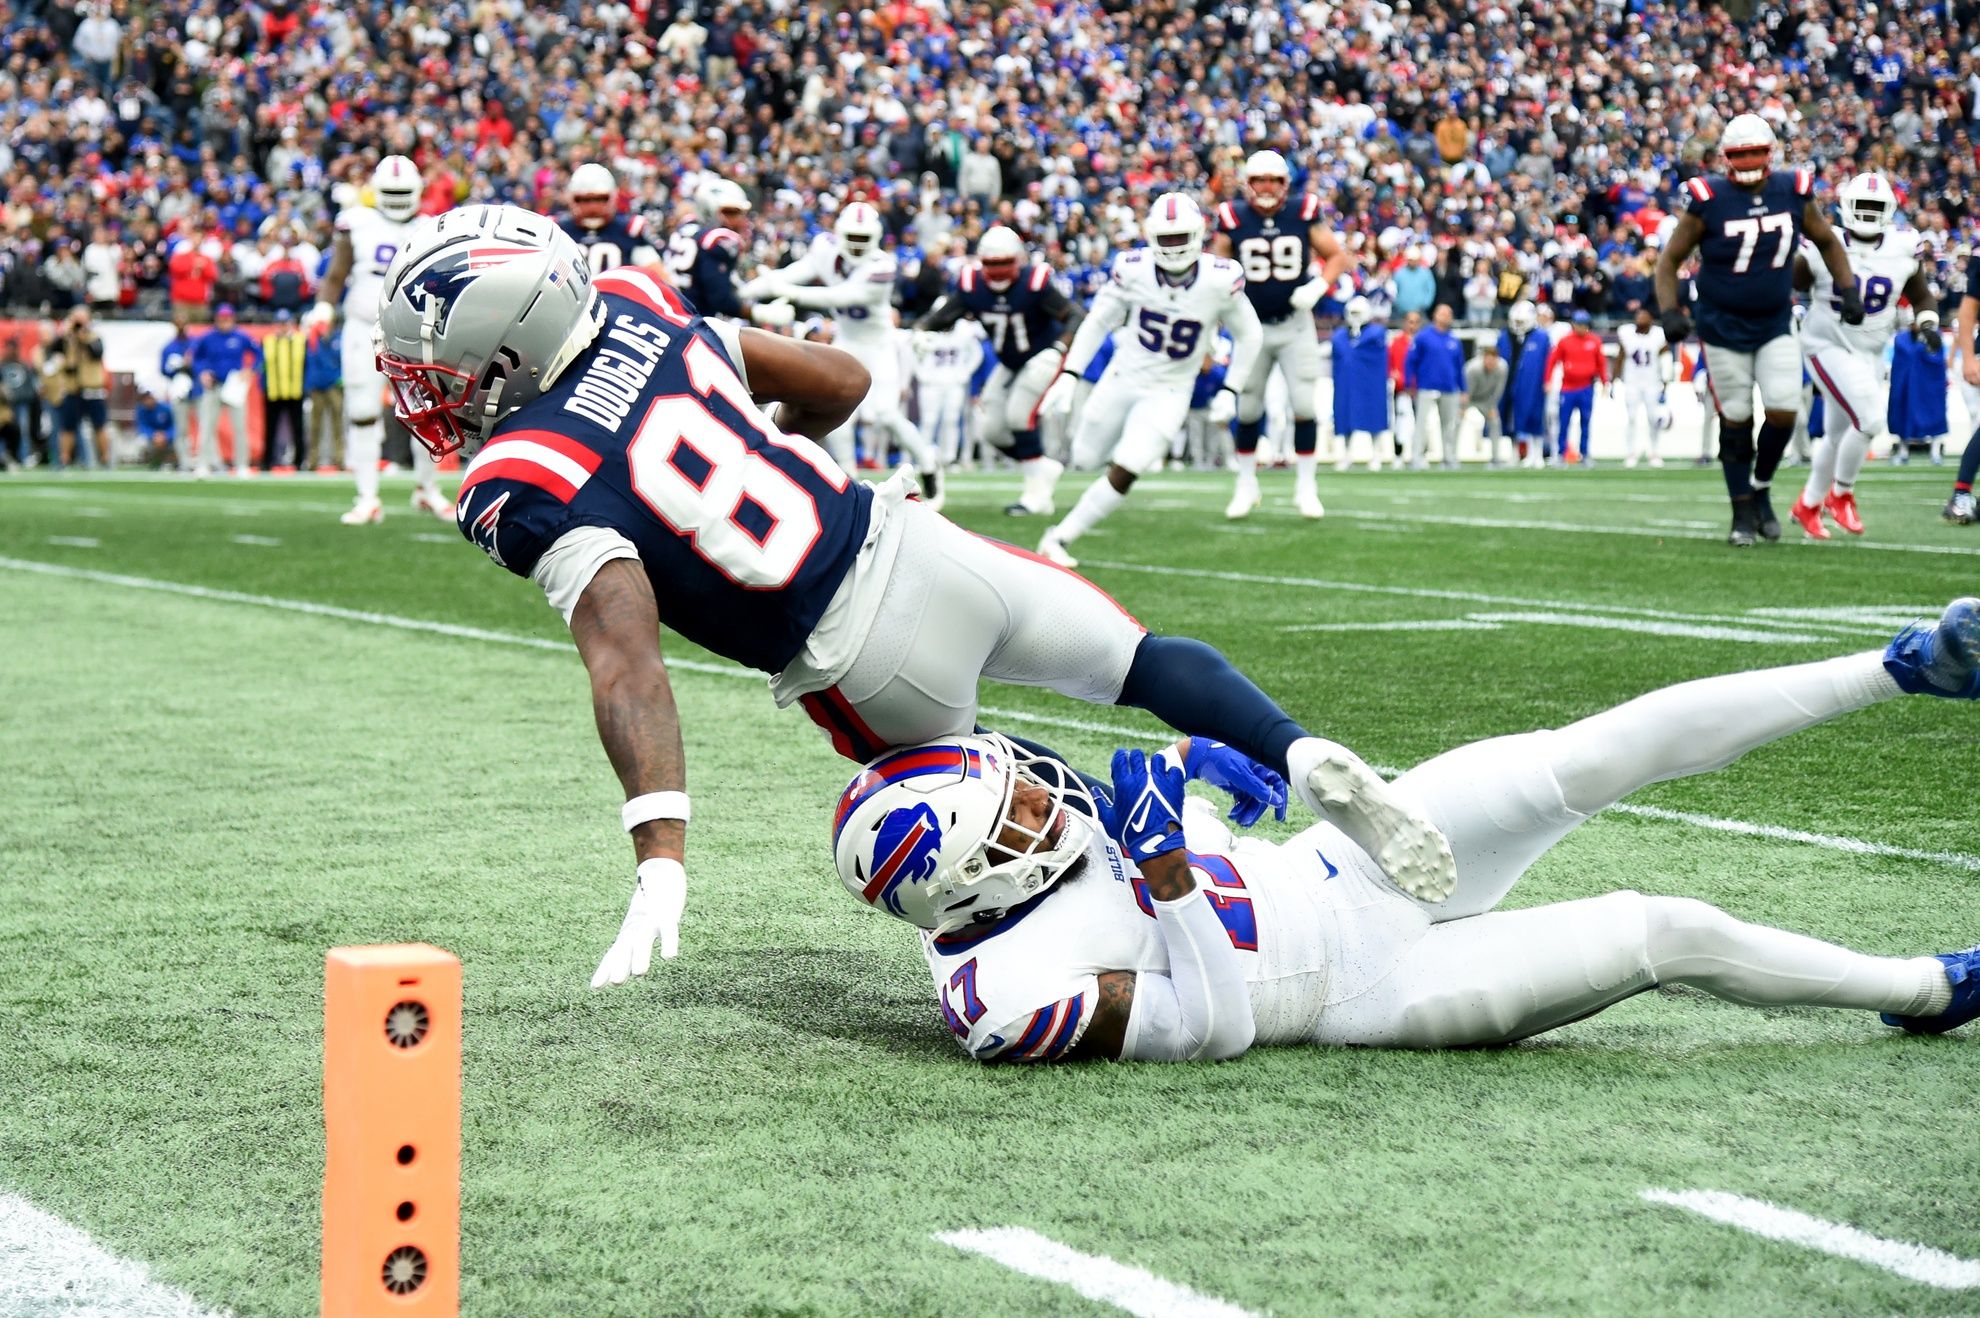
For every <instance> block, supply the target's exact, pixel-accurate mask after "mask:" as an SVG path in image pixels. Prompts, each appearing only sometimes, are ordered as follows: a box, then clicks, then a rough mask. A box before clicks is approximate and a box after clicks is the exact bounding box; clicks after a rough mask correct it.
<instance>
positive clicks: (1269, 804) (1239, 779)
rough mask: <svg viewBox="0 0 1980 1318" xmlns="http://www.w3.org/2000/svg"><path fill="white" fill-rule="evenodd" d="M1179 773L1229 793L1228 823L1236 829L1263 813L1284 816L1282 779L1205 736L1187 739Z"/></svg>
mask: <svg viewBox="0 0 1980 1318" xmlns="http://www.w3.org/2000/svg"><path fill="white" fill-rule="evenodd" d="M1183 770H1184V771H1185V772H1186V773H1188V774H1189V776H1190V777H1191V778H1194V779H1195V780H1196V781H1198V782H1200V783H1209V784H1210V785H1211V786H1212V787H1216V788H1221V789H1222V790H1224V791H1226V792H1229V793H1230V794H1231V811H1230V820H1231V822H1232V823H1233V824H1236V825H1237V826H1238V827H1239V828H1250V827H1251V826H1252V825H1253V824H1255V823H1257V822H1258V821H1259V820H1261V819H1263V818H1264V817H1265V812H1266V811H1267V810H1270V811H1271V812H1272V816H1273V818H1275V819H1284V818H1285V817H1286V796H1287V793H1286V780H1285V779H1283V778H1281V777H1280V776H1279V775H1278V773H1277V771H1276V770H1273V769H1270V768H1268V767H1266V766H1265V765H1262V764H1260V763H1258V761H1256V760H1254V759H1252V758H1251V757H1250V756H1249V755H1246V754H1245V753H1244V752H1243V751H1240V750H1234V749H1232V748H1231V747H1229V746H1226V745H1225V744H1224V743H1223V742H1221V741H1212V740H1210V738H1208V737H1191V738H1190V739H1189V753H1188V754H1187V755H1185V756H1183Z"/></svg>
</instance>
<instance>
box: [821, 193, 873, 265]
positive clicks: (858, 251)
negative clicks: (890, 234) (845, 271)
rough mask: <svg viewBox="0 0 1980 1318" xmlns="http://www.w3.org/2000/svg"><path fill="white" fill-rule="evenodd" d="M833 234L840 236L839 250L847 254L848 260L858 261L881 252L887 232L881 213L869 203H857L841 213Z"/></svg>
mask: <svg viewBox="0 0 1980 1318" xmlns="http://www.w3.org/2000/svg"><path fill="white" fill-rule="evenodd" d="M832 232H833V233H835V234H837V235H838V238H839V250H840V251H842V252H844V253H845V254H846V259H847V260H848V261H857V260H860V259H861V258H862V257H866V256H871V255H872V254H873V253H874V252H877V251H879V250H880V238H881V235H882V234H883V233H884V232H885V230H884V229H883V228H882V227H881V224H880V212H879V211H877V210H875V209H873V207H872V206H871V205H870V204H868V203H867V202H863V201H856V202H854V203H852V205H850V206H848V207H846V208H845V209H844V210H842V211H840V212H839V218H838V220H837V221H836V222H834V223H833V225H832Z"/></svg>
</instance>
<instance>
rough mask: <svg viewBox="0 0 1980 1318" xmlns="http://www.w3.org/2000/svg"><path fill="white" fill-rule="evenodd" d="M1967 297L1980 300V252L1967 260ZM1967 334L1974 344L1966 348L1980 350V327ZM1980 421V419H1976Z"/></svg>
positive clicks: (1971, 328)
mask: <svg viewBox="0 0 1980 1318" xmlns="http://www.w3.org/2000/svg"><path fill="white" fill-rule="evenodd" d="M1964 296H1966V297H1970V298H1975V299H1980V252H1975V253H1974V254H1973V255H1972V256H1969V257H1967V258H1966V292H1965V294H1964ZM1967 333H1969V334H1971V335H1973V342H1971V343H1968V344H1967V345H1966V346H1967V348H1968V349H1969V350H1980V326H1972V325H1969V326H1968V327H1967ZM1975 419H1976V420H1980V418H1975Z"/></svg>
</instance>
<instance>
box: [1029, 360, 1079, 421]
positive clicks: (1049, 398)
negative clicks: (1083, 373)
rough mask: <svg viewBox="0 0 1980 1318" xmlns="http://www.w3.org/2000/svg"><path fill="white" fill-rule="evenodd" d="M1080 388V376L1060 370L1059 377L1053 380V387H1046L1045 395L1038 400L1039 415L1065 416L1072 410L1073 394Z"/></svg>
mask: <svg viewBox="0 0 1980 1318" xmlns="http://www.w3.org/2000/svg"><path fill="white" fill-rule="evenodd" d="M1078 389H1079V379H1078V377H1076V376H1074V375H1072V374H1070V373H1068V372H1066V371H1060V372H1059V375H1058V378H1057V379H1055V380H1053V381H1052V384H1051V387H1050V388H1048V389H1046V391H1045V393H1044V396H1043V397H1041V398H1040V399H1039V400H1038V415H1040V416H1065V415H1066V414H1067V413H1069V412H1071V411H1072V405H1073V395H1074V394H1075V393H1077V392H1078Z"/></svg>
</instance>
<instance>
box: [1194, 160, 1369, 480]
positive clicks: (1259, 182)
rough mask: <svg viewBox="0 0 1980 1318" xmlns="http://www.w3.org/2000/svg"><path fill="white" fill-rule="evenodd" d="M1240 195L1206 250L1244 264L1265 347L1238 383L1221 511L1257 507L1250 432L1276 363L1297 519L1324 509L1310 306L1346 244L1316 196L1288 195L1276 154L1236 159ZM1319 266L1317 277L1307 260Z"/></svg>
mask: <svg viewBox="0 0 1980 1318" xmlns="http://www.w3.org/2000/svg"><path fill="white" fill-rule="evenodd" d="M1244 190H1245V196H1244V197H1243V198H1242V199H1241V200H1238V201H1227V202H1225V203H1224V204H1223V205H1221V206H1219V207H1218V208H1217V235H1216V237H1215V238H1214V239H1212V241H1211V250H1212V251H1214V252H1215V253H1216V254H1217V255H1219V256H1227V257H1230V258H1232V259H1233V260H1235V261H1237V262H1238V264H1240V265H1242V266H1243V267H1244V295H1245V296H1246V297H1248V298H1250V299H1251V309H1252V310H1253V311H1256V312H1257V313H1258V322H1259V324H1260V325H1261V326H1262V327H1263V328H1264V331H1265V338H1264V340H1263V343H1264V346H1263V347H1261V348H1260V349H1259V352H1258V356H1257V358H1256V359H1254V360H1253V362H1252V363H1251V369H1250V370H1249V371H1247V372H1246V373H1245V374H1246V378H1245V379H1243V380H1238V381H1233V383H1235V384H1236V385H1237V386H1238V406H1237V432H1236V435H1235V438H1234V442H1233V447H1234V448H1235V449H1236V451H1237V468H1238V477H1237V489H1236V490H1234V491H1233V492H1232V494H1231V502H1230V506H1229V507H1228V508H1226V509H1225V510H1224V516H1226V517H1234V518H1235V517H1247V516H1249V515H1250V514H1251V510H1252V509H1254V508H1256V507H1257V506H1258V497H1259V496H1258V432H1259V430H1260V429H1261V428H1262V427H1263V426H1264V423H1265V386H1266V385H1267V383H1269V382H1270V380H1271V378H1272V367H1273V366H1274V365H1276V366H1277V367H1278V368H1279V370H1280V371H1281V372H1282V373H1283V374H1284V375H1285V377H1286V385H1287V387H1288V388H1289V389H1290V390H1291V391H1292V415H1293V454H1294V459H1295V461H1294V466H1295V468H1296V469H1297V473H1298V474H1297V478H1296V481H1295V483H1294V486H1293V501H1294V503H1295V504H1296V505H1297V506H1298V509H1299V512H1300V514H1301V515H1302V516H1305V517H1319V516H1320V515H1321V513H1322V511H1323V510H1322V508H1321V506H1320V493H1319V490H1318V489H1317V488H1316V486H1315V480H1314V468H1315V466H1316V465H1317V462H1318V460H1317V458H1316V457H1315V455H1314V451H1315V449H1316V448H1317V447H1318V444H1319V434H1320V430H1319V422H1318V421H1317V420H1316V419H1315V411H1314V390H1315V388H1316V387H1317V386H1318V384H1319V381H1320V339H1319V335H1318V333H1317V332H1316V331H1315V329H1314V327H1313V308H1314V306H1315V304H1317V303H1318V302H1319V301H1320V299H1321V298H1323V297H1325V296H1326V295H1327V292H1328V290H1329V289H1331V288H1333V287H1334V285H1335V284H1336V283H1337V282H1338V281H1339V280H1340V277H1341V273H1342V272H1343V271H1344V270H1346V269H1347V265H1348V253H1347V248H1346V247H1344V246H1343V245H1342V244H1341V240H1340V239H1339V238H1338V237H1336V236H1335V235H1334V232H1333V230H1331V229H1329V228H1328V227H1327V226H1326V225H1324V224H1322V223H1320V198H1318V197H1316V196H1315V195H1313V194H1312V193H1310V192H1309V193H1306V194H1305V195H1303V196H1301V197H1300V198H1299V199H1298V200H1297V201H1289V194H1290V193H1291V191H1292V172H1291V171H1290V170H1289V169H1288V168H1287V166H1286V158H1285V157H1284V156H1282V155H1280V154H1279V153H1278V152H1277V151H1256V152H1253V153H1252V155H1251V158H1250V159H1248V160H1246V161H1245V162H1244ZM1315 261H1318V262H1319V264H1320V274H1319V277H1318V278H1315V277H1314V274H1313V263H1314V262H1315Z"/></svg>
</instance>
